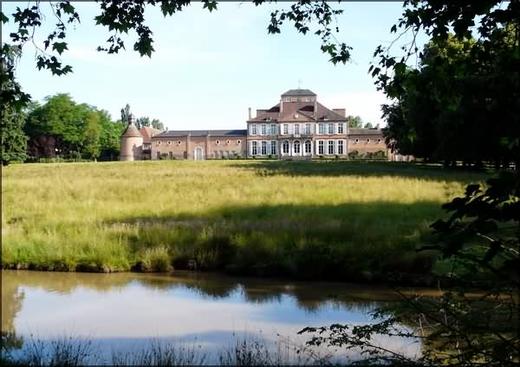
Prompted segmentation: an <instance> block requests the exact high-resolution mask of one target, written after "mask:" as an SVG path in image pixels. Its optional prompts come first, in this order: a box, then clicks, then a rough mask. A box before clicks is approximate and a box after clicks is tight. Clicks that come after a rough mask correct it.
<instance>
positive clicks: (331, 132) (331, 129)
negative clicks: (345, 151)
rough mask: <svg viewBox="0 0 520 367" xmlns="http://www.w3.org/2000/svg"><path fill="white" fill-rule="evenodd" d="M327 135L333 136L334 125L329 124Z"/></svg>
mask: <svg viewBox="0 0 520 367" xmlns="http://www.w3.org/2000/svg"><path fill="white" fill-rule="evenodd" d="M328 133H329V134H334V124H329V131H328Z"/></svg>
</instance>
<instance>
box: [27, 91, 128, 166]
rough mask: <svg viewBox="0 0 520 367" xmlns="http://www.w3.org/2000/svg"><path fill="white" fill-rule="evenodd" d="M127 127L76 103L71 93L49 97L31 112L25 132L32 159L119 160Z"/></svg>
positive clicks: (104, 113) (106, 115) (99, 112)
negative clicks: (120, 148) (124, 130)
mask: <svg viewBox="0 0 520 367" xmlns="http://www.w3.org/2000/svg"><path fill="white" fill-rule="evenodd" d="M123 128H124V125H123V124H121V123H118V122H112V121H111V118H110V115H109V114H108V112H106V111H103V110H101V111H100V110H98V109H96V108H95V107H93V106H89V105H87V104H84V103H83V104H78V103H76V102H75V101H74V100H73V99H72V98H71V97H70V96H69V95H68V94H57V95H54V96H52V97H47V98H46V101H45V103H44V104H43V105H41V106H40V105H36V106H34V107H33V108H32V110H31V111H30V112H29V113H28V116H27V123H26V125H25V133H26V134H27V136H28V137H29V147H28V152H29V156H30V157H31V158H40V157H55V156H57V155H58V156H61V157H68V158H87V159H97V158H100V157H102V158H105V159H106V158H109V157H112V159H114V158H116V157H117V154H118V152H119V139H120V136H121V133H122V131H123Z"/></svg>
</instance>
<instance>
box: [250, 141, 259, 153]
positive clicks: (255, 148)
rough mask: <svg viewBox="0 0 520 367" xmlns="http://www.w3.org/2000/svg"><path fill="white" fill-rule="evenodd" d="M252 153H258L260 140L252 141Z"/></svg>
mask: <svg viewBox="0 0 520 367" xmlns="http://www.w3.org/2000/svg"><path fill="white" fill-rule="evenodd" d="M251 155H258V142H257V141H255V140H253V141H252V142H251Z"/></svg>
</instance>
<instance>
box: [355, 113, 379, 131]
mask: <svg viewBox="0 0 520 367" xmlns="http://www.w3.org/2000/svg"><path fill="white" fill-rule="evenodd" d="M347 124H348V127H353V128H364V129H379V124H376V125H375V126H374V125H373V124H372V123H371V122H363V119H362V118H361V116H353V115H349V116H347Z"/></svg>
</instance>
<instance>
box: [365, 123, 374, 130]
mask: <svg viewBox="0 0 520 367" xmlns="http://www.w3.org/2000/svg"><path fill="white" fill-rule="evenodd" d="M363 128H365V129H373V128H374V126H373V125H372V123H371V122H367V123H365V126H363Z"/></svg>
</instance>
